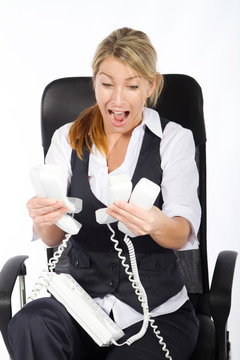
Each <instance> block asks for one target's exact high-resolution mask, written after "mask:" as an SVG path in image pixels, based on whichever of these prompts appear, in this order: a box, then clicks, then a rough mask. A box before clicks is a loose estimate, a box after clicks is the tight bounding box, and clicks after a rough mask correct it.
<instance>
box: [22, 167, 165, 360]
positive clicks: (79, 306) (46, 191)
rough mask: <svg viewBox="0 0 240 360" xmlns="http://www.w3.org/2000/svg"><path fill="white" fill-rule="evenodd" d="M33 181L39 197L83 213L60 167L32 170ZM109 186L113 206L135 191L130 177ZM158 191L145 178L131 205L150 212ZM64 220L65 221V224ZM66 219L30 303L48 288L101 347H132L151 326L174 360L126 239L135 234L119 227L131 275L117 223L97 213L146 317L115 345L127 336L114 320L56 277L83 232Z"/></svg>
mask: <svg viewBox="0 0 240 360" xmlns="http://www.w3.org/2000/svg"><path fill="white" fill-rule="evenodd" d="M30 177H31V180H32V183H33V187H34V189H35V192H36V194H37V195H38V196H41V197H49V198H53V199H54V198H55V199H56V200H61V201H64V202H65V204H66V206H68V207H69V208H70V212H72V213H74V212H80V211H81V210H82V201H81V200H80V199H75V198H67V197H66V195H65V191H64V186H63V173H62V169H61V168H60V167H59V166H58V165H39V166H37V167H35V168H33V169H32V170H31V172H30ZM109 185H110V186H109V191H110V202H114V201H116V200H123V201H128V199H129V197H130V194H131V191H132V183H131V180H130V179H129V177H128V176H126V175H120V176H116V177H115V176H110V177H109ZM159 191H160V188H159V186H158V185H156V184H154V183H152V182H150V181H149V180H147V179H145V178H143V179H141V180H140V182H139V183H138V184H137V185H136V187H135V189H134V191H133V193H132V195H131V197H130V202H132V203H134V204H135V205H139V206H142V207H143V208H146V209H147V210H149V209H150V208H151V207H152V205H153V203H154V201H155V199H156V197H157V196H158V193H159ZM63 218H65V219H64V220H63ZM63 218H61V219H60V220H59V221H58V222H57V223H56V225H57V226H59V227H60V228H62V229H63V230H64V231H66V232H67V235H66V238H65V239H64V240H63V243H62V244H61V245H60V246H59V248H58V250H57V251H56V252H55V253H54V255H53V257H52V258H51V259H50V260H49V263H48V269H49V270H50V272H49V271H47V270H45V271H44V272H43V274H42V275H41V276H40V277H39V280H38V282H37V284H36V286H35V288H34V289H33V291H32V294H31V295H30V297H29V300H34V299H35V298H36V297H37V295H38V293H39V292H40V290H41V287H46V288H47V289H48V290H49V292H50V293H51V294H52V295H53V296H54V297H55V298H56V299H57V300H58V301H60V302H61V303H62V304H63V305H64V306H65V307H66V309H67V311H68V312H69V313H70V314H71V315H72V316H73V318H75V320H76V321H77V322H78V323H79V324H80V325H81V326H82V327H83V328H84V329H85V331H86V332H87V333H88V334H89V335H90V336H91V337H92V339H93V340H94V341H95V342H96V343H97V344H98V345H99V346H109V345H111V344H114V345H116V346H122V345H125V344H127V345H131V344H132V343H133V342H135V341H136V340H138V339H139V338H141V337H142V336H143V335H144V334H145V332H146V330H147V327H148V324H149V323H150V325H151V327H152V328H153V331H154V333H155V335H156V337H157V338H158V340H159V344H160V345H161V346H162V350H163V351H164V352H165V357H166V358H167V359H169V360H172V358H171V356H170V355H169V351H168V349H167V348H166V344H165V343H164V341H163V338H162V336H160V331H159V330H158V329H157V326H156V325H154V320H153V319H151V315H150V313H149V308H148V301H147V295H146V292H145V290H144V288H143V286H142V284H141V281H140V278H139V274H138V269H137V263H136V257H135V251H134V247H133V245H132V242H131V240H130V239H129V238H128V236H127V235H129V236H135V234H133V233H131V232H130V231H129V230H128V229H127V227H126V226H125V225H124V224H122V223H119V224H118V227H119V230H121V231H122V232H124V233H125V234H126V235H125V238H124V241H125V243H126V245H127V247H128V250H129V256H130V262H131V267H132V272H130V271H129V265H128V264H126V263H125V261H126V259H125V258H124V257H123V256H121V253H122V250H121V249H120V248H119V247H118V240H116V239H114V231H113V229H112V228H111V226H110V223H111V222H115V221H116V220H115V219H114V218H111V217H110V216H109V215H108V214H107V213H106V208H103V209H100V210H97V211H96V219H97V221H98V222H99V223H100V224H107V226H108V227H109V229H110V230H111V231H112V234H113V235H112V236H111V240H112V241H113V242H114V243H115V245H114V247H115V249H116V251H117V252H118V256H119V258H120V259H121V261H122V265H123V267H124V268H125V272H126V274H127V275H128V277H129V281H130V282H131V283H132V286H133V288H134V289H135V292H136V295H137V296H138V298H139V301H141V304H142V308H143V313H144V320H143V325H142V328H141V330H140V331H139V332H138V333H137V334H136V335H133V336H131V337H130V338H129V339H128V340H126V341H125V342H124V343H122V344H118V343H117V342H116V341H117V340H118V339H120V338H121V337H122V336H123V335H124V332H123V331H122V330H121V329H120V328H119V327H118V326H117V325H116V324H115V323H114V322H113V321H112V319H111V318H110V317H109V316H108V315H107V314H106V313H105V312H104V311H103V310H102V309H101V307H100V306H99V305H97V303H96V302H95V301H94V300H93V299H92V298H91V297H90V296H89V295H88V294H87V293H86V291H85V290H84V289H83V288H82V287H81V286H80V285H79V284H78V283H77V282H76V281H75V280H74V279H73V278H72V276H71V275H69V274H56V273H55V272H53V270H54V268H55V267H56V264H57V262H58V260H59V258H60V257H61V254H62V252H63V251H64V249H65V247H66V246H67V241H68V240H69V238H70V237H71V235H74V234H76V233H78V231H79V230H80V228H81V224H80V223H79V222H77V220H75V219H73V218H72V217H71V216H69V215H64V217H63Z"/></svg>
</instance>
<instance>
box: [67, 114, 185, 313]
mask: <svg viewBox="0 0 240 360" xmlns="http://www.w3.org/2000/svg"><path fill="white" fill-rule="evenodd" d="M161 121H162V127H163V128H164V127H165V125H166V124H167V120H165V119H161ZM160 141H161V139H160V138H159V137H158V136H156V135H155V134H153V133H152V132H151V131H150V130H149V129H148V127H146V130H145V135H144V138H143V143H142V147H141V150H140V154H139V158H138V162H137V165H136V169H135V171H134V174H133V177H132V183H133V186H135V185H136V184H137V182H138V181H139V180H140V179H141V178H142V177H146V178H148V179H149V180H151V181H153V182H155V183H156V184H159V185H161V180H162V169H161V159H160V156H159V148H160ZM88 161H89V151H88V150H87V149H86V148H85V149H84V151H83V159H82V160H81V159H79V158H78V156H77V153H76V151H72V158H71V166H72V179H71V188H70V193H69V196H73V197H78V198H80V199H82V200H83V210H82V212H81V213H79V214H76V215H75V218H76V219H77V220H78V221H79V222H80V223H81V224H82V228H81V230H80V232H79V233H78V234H77V235H75V236H72V238H71V242H72V247H71V249H70V251H69V254H68V256H69V259H70V274H71V275H72V276H73V277H74V278H75V279H76V280H77V281H78V282H79V283H80V284H81V285H82V286H83V288H84V289H85V290H86V291H87V292H88V293H89V295H90V296H91V297H93V298H94V297H103V296H105V295H106V294H113V295H115V296H116V297H117V298H118V299H120V300H122V301H123V302H125V303H127V304H129V305H130V306H131V307H133V308H134V309H136V310H137V311H140V312H142V308H141V305H140V303H139V301H138V299H137V296H136V294H135V292H134V290H133V288H132V286H131V284H130V282H129V280H128V277H127V275H126V274H125V271H124V268H123V266H122V265H121V262H120V259H119V258H118V254H117V252H116V250H115V249H114V247H113V246H114V244H113V242H112V241H111V240H110V236H111V232H110V230H109V229H108V227H107V225H105V224H102V225H100V224H98V223H97V222H96V218H95V211H96V210H97V209H99V208H102V207H105V205H104V204H103V203H102V202H100V201H99V200H98V199H97V198H96V197H95V196H94V194H93V193H92V191H91V189H90V186H89V181H88ZM162 203H163V201H162V197H161V193H160V195H159V196H158V198H157V199H156V202H155V206H158V207H159V208H160V209H161V208H162ZM111 226H112V227H113V229H114V230H115V232H116V235H115V238H117V239H118V240H119V246H120V247H121V248H122V250H123V255H124V256H126V258H127V263H128V264H129V256H128V250H127V247H126V245H125V243H124V242H123V237H124V234H123V233H121V232H120V231H119V230H118V228H117V223H113V224H111ZM132 242H133V245H134V248H135V252H136V258H137V263H138V269H139V275H140V279H141V281H142V284H143V286H144V288H145V290H146V293H147V296H148V302H149V308H150V310H152V309H153V308H155V307H156V306H158V305H160V304H162V303H164V302H165V301H166V300H168V299H169V298H170V297H172V296H174V295H176V294H177V293H178V292H179V291H180V290H181V289H182V287H183V281H182V278H181V275H180V273H179V271H178V268H177V264H176V256H175V254H174V252H173V251H172V250H170V249H166V248H163V247H161V246H160V245H158V244H157V243H156V242H155V241H154V240H152V238H151V237H150V236H149V235H145V236H138V237H136V238H133V239H132Z"/></svg>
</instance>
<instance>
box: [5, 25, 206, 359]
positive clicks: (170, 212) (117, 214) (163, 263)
mask: <svg viewBox="0 0 240 360" xmlns="http://www.w3.org/2000/svg"><path fill="white" fill-rule="evenodd" d="M156 61H157V56H156V52H155V50H154V48H153V46H152V44H151V42H150V40H149V38H148V37H147V36H146V34H144V33H143V32H140V31H135V30H132V29H128V28H122V29H119V30H116V31H114V32H113V33H112V34H110V35H109V36H108V37H107V38H106V39H104V40H103V41H102V42H101V44H100V45H99V47H98V49H97V51H96V54H95V57H94V59H93V64H92V68H93V85H94V90H95V95H96V105H95V106H93V107H91V108H89V109H87V110H85V111H84V112H83V113H82V114H80V116H79V118H78V119H77V120H76V121H75V122H74V123H73V124H67V125H65V126H63V127H61V128H60V129H59V130H57V131H56V132H55V134H54V136H53V139H52V143H51V146H50V149H49V152H48V154H47V158H46V162H47V163H57V164H60V165H61V166H62V167H63V169H64V171H65V174H66V182H67V184H68V185H67V190H66V191H67V192H68V194H69V196H73V197H78V198H81V199H83V211H82V212H81V213H80V214H77V215H76V219H77V220H79V222H81V224H82V228H81V230H80V232H79V234H77V235H75V236H73V237H72V238H71V242H72V247H71V250H70V252H69V260H70V273H71V274H72V276H73V277H74V278H75V279H76V280H77V281H78V282H79V283H80V284H81V285H82V286H83V287H84V288H85V289H86V291H87V292H88V293H89V294H90V295H91V296H92V297H93V298H94V299H95V300H96V302H97V303H98V304H99V305H100V306H101V307H102V308H103V309H104V310H105V311H106V312H107V313H108V314H110V315H111V316H112V317H113V319H114V321H115V322H116V323H117V324H118V325H119V326H120V327H121V328H122V329H123V330H124V332H125V334H126V335H125V338H126V339H127V338H128V337H129V336H130V335H133V334H134V333H136V332H138V330H139V327H140V326H141V320H142V315H141V312H142V311H141V305H140V303H139V301H138V299H137V297H136V295H135V293H134V291H133V289H132V287H131V284H130V283H129V281H128V278H127V276H126V274H125V273H124V269H123V267H122V266H121V264H120V261H119V258H118V255H117V253H116V252H115V250H114V249H113V245H112V243H111V241H110V240H109V237H110V236H111V232H110V231H109V229H108V227H107V226H106V225H100V224H98V223H97V222H96V219H95V211H96V210H97V209H99V208H101V207H104V206H106V205H109V206H108V210H107V212H108V214H109V215H111V216H112V217H114V218H115V219H116V221H121V222H123V223H124V224H125V225H126V226H127V227H128V229H129V230H130V231H132V232H133V233H135V234H136V235H137V237H135V238H134V239H133V243H134V247H135V251H136V257H137V261H138V266H139V273H140V278H141V281H142V283H143V286H144V288H145V290H146V292H147V295H148V303H149V308H150V311H151V314H152V317H154V319H155V323H156V324H157V325H158V328H159V330H160V331H161V335H162V336H163V338H164V341H165V343H166V345H167V348H168V350H169V352H170V355H171V357H172V359H174V360H176V359H178V360H180V359H181V360H187V359H189V358H190V356H191V353H192V351H193V349H194V347H195V344H196V339H197V335H198V321H197V319H196V316H195V314H194V311H193V309H192V306H191V304H190V302H189V300H188V296H187V292H186V288H185V286H184V284H183V282H182V279H181V276H180V275H179V272H178V269H177V267H176V258H175V255H174V253H173V250H179V249H182V248H184V249H191V248H196V247H197V238H196V233H197V231H198V226H199V222H200V207H199V203H198V198H197V186H198V174H197V170H196V164H195V162H194V151H195V146H194V141H193V138H192V134H191V132H190V131H189V130H186V129H183V128H182V127H181V126H179V125H177V124H175V123H173V122H171V121H167V120H166V119H161V120H160V118H159V115H158V113H157V112H156V111H154V110H151V109H149V108H147V106H148V105H150V106H154V105H155V104H156V102H157V99H158V97H159V95H160V93H161V90H162V87H163V78H162V76H161V75H160V74H159V73H158V72H157V71H156ZM118 174H127V175H129V176H130V177H131V179H132V183H133V185H136V183H137V182H138V181H139V180H140V179H141V178H142V177H147V178H148V179H149V180H151V181H153V182H155V183H157V184H159V185H161V196H159V197H158V198H157V200H156V202H155V206H153V207H152V208H151V209H150V211H146V210H144V209H142V208H140V207H137V206H134V205H131V204H129V203H127V202H122V201H117V202H115V203H113V204H109V203H108V202H109V200H108V193H107V184H108V177H109V176H113V175H118ZM27 206H28V209H29V214H30V216H31V217H32V219H33V223H34V227H35V230H36V232H37V233H38V234H39V236H40V237H41V239H42V240H43V241H44V242H45V243H46V244H47V245H49V246H56V245H58V244H60V243H61V241H62V239H63V237H64V235H65V234H64V233H63V231H62V230H61V229H59V228H58V227H56V225H55V222H56V221H57V220H59V219H60V218H61V217H62V216H63V214H64V213H66V212H67V211H68V209H67V208H66V207H64V204H63V203H61V202H59V201H55V200H54V199H43V198H38V197H34V198H32V199H30V200H29V202H28V204H27ZM112 227H113V229H114V230H115V233H116V234H115V236H116V237H117V239H118V240H119V243H120V246H121V247H122V248H123V254H124V255H125V256H126V257H127V249H126V246H124V243H123V234H122V233H121V232H120V231H119V230H118V229H117V226H116V224H113V225H112ZM9 338H10V342H11V344H12V348H13V351H14V359H16V360H18V359H23V358H24V359H26V360H28V359H29V360H30V359H34V360H36V359H41V360H42V359H51V360H53V359H58V360H59V359H78V360H79V359H85V358H86V356H90V358H95V357H96V356H97V357H98V358H102V359H108V360H110V359H122V357H123V356H125V358H126V359H149V360H151V359H165V353H164V352H163V351H162V349H161V346H160V345H159V343H158V341H156V340H157V339H156V337H155V335H154V334H153V332H152V329H151V327H149V329H148V330H147V332H146V334H145V335H144V336H143V337H142V338H141V339H140V340H138V341H136V342H135V343H134V344H132V345H131V346H123V347H115V346H111V347H108V348H99V347H98V346H97V345H95V343H94V342H93V341H92V339H91V338H90V337H89V336H88V335H87V334H86V333H85V332H84V331H83V330H82V329H81V327H80V326H79V325H78V324H77V323H76V322H75V321H74V320H73V319H72V318H71V316H70V315H69V314H68V313H67V312H66V310H65V308H64V307H63V306H62V305H61V304H59V303H58V302H57V301H56V300H55V299H54V298H46V299H39V300H36V301H34V302H32V303H29V304H27V305H26V306H25V307H24V308H23V309H22V310H21V311H20V312H19V313H18V314H17V315H16V316H15V317H14V318H13V319H12V321H11V323H10V327H9ZM119 342H123V341H119Z"/></svg>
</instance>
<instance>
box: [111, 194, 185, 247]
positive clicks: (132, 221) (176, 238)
mask: <svg viewBox="0 0 240 360" xmlns="http://www.w3.org/2000/svg"><path fill="white" fill-rule="evenodd" d="M107 212H108V214H109V215H111V216H112V217H114V218H116V219H117V220H119V221H121V222H123V223H124V224H125V225H126V226H127V227H128V229H129V230H130V231H132V232H133V233H134V234H136V235H137V236H141V235H146V234H149V235H150V236H151V237H152V239H153V240H154V241H156V242H157V243H158V244H159V245H161V246H163V247H166V248H169V249H174V250H179V249H181V248H182V247H183V246H184V245H185V244H186V242H187V240H188V237H189V234H190V231H191V227H190V224H189V222H188V221H187V220H186V219H184V218H183V217H178V216H175V217H173V218H169V217H168V216H167V215H165V214H164V213H163V212H162V211H161V210H160V209H158V208H157V207H156V206H153V207H152V209H151V210H150V211H147V210H144V209H142V208H140V207H138V206H135V205H132V204H129V203H126V202H123V201H117V202H114V203H113V204H111V205H109V207H108V210H107Z"/></svg>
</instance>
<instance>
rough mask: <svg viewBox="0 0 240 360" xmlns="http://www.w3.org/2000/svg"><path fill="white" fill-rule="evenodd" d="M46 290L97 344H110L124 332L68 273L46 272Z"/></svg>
mask: <svg viewBox="0 0 240 360" xmlns="http://www.w3.org/2000/svg"><path fill="white" fill-rule="evenodd" d="M47 289H48V291H49V292H50V293H51V294H52V295H53V296H54V297H55V298H56V299H57V300H58V301H59V302H61V303H62V304H63V305H64V306H65V308H66V310H67V311H68V312H69V314H70V315H71V316H72V317H73V318H74V319H75V320H76V321H77V322H78V323H79V324H80V325H81V327H82V328H83V329H84V330H85V331H86V332H87V333H88V334H89V335H90V336H91V337H92V339H93V340H94V341H95V342H96V343H97V344H98V345H99V346H110V345H111V344H112V341H117V340H118V339H120V338H121V337H122V336H123V335H124V332H123V331H122V330H121V329H120V328H119V327H118V326H117V325H116V324H115V323H114V321H112V319H111V318H110V317H109V316H108V315H107V314H106V313H105V312H104V311H103V310H102V308H101V307H100V306H99V305H98V304H97V303H96V302H95V301H94V300H93V299H92V298H91V297H90V296H89V295H88V294H87V293H86V291H85V290H84V289H83V288H82V287H81V286H80V285H79V284H78V283H77V282H76V281H75V280H74V279H73V277H72V276H71V275H69V274H56V273H54V272H51V273H49V274H48V284H47Z"/></svg>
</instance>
